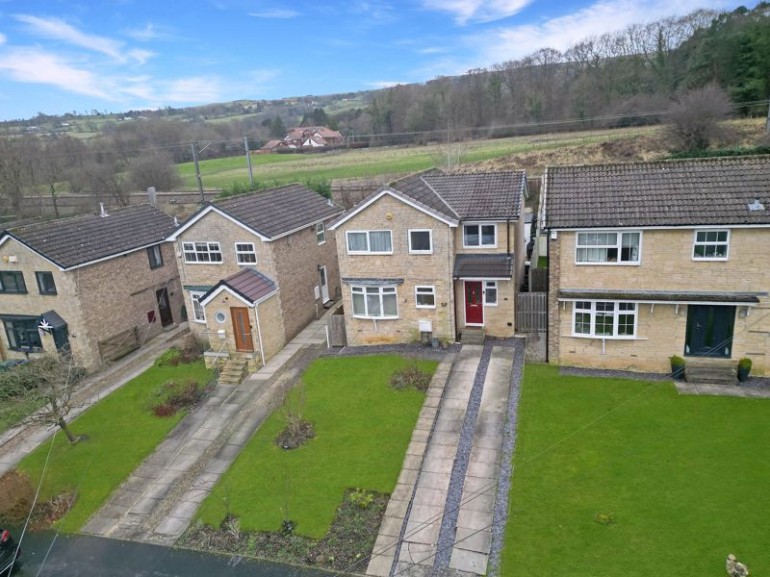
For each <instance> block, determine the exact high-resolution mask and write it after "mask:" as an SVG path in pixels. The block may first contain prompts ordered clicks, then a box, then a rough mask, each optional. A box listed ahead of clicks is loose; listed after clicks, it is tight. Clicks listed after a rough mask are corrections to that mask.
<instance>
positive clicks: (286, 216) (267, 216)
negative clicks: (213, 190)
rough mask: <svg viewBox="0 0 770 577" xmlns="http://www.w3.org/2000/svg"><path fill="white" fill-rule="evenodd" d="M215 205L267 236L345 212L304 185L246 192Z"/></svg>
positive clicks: (278, 234)
mask: <svg viewBox="0 0 770 577" xmlns="http://www.w3.org/2000/svg"><path fill="white" fill-rule="evenodd" d="M214 206H216V207H217V208H219V209H220V210H222V211H223V212H225V213H226V214H228V215H229V216H231V217H233V218H235V219H236V220H238V221H240V222H242V223H243V224H245V225H246V226H248V227H249V228H251V229H252V230H255V231H257V232H258V233H260V234H261V235H263V236H265V237H267V238H275V237H277V236H281V235H282V234H285V233H287V232H291V231H293V230H297V229H299V228H302V227H303V226H306V225H309V224H312V223H315V222H319V221H322V220H326V219H328V218H331V217H333V216H335V215H337V214H340V213H341V212H342V209H341V208H339V207H337V206H335V205H333V204H329V202H328V201H327V199H325V198H324V197H322V196H321V195H320V194H318V193H317V192H315V191H313V190H310V189H309V188H306V187H304V186H302V185H300V184H289V185H286V186H281V187H278V188H272V189H270V190H264V191H260V192H255V193H251V194H243V195H239V196H234V197H231V198H226V199H224V200H219V201H216V202H214Z"/></svg>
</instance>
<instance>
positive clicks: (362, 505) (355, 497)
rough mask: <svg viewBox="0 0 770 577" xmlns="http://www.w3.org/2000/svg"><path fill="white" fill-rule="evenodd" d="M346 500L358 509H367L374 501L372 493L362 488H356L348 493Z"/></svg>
mask: <svg viewBox="0 0 770 577" xmlns="http://www.w3.org/2000/svg"><path fill="white" fill-rule="evenodd" d="M348 500H349V501H350V502H351V503H353V505H355V506H356V507H358V508H359V509H368V508H369V506H370V505H371V504H372V503H373V502H374V494H373V493H370V492H369V491H365V490H364V489H356V490H354V491H351V492H350V493H349V494H348Z"/></svg>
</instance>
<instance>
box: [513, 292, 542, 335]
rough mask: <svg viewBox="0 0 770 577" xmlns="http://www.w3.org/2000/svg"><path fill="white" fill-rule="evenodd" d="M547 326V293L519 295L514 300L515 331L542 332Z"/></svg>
mask: <svg viewBox="0 0 770 577" xmlns="http://www.w3.org/2000/svg"><path fill="white" fill-rule="evenodd" d="M547 326H548V293H544V292H536V293H519V296H518V297H517V299H516V331H517V332H520V333H539V332H544V331H545V330H546V327H547Z"/></svg>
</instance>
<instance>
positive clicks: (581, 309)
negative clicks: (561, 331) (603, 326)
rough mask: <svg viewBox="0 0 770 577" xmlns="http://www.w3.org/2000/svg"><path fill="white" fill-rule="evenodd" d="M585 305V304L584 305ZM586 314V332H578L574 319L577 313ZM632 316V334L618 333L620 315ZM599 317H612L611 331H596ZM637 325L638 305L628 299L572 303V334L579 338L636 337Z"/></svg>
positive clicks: (625, 338)
mask: <svg viewBox="0 0 770 577" xmlns="http://www.w3.org/2000/svg"><path fill="white" fill-rule="evenodd" d="M586 305H587V306H586ZM608 305H611V306H612V310H610V311H608V310H603V309H606V308H607V306H608ZM629 307H633V308H629ZM578 314H582V315H588V321H587V322H588V332H578V331H577V326H576V321H577V315H578ZM621 316H624V317H629V316H631V317H633V333H632V334H630V335H629V334H624V335H621V334H618V329H619V327H620V326H621V323H620V317H621ZM599 317H605V318H606V317H612V327H611V330H612V333H611V334H604V333H601V332H597V330H596V329H597V319H598V318H599ZM584 324H585V323H584ZM638 327H639V305H638V304H637V303H633V302H629V301H574V302H573V303H572V336H573V337H580V338H591V339H613V340H629V339H636V338H637V330H638Z"/></svg>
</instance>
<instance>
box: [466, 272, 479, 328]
mask: <svg viewBox="0 0 770 577" xmlns="http://www.w3.org/2000/svg"><path fill="white" fill-rule="evenodd" d="M483 300H484V299H483V297H482V295H481V282H479V281H465V324H466V325H483V324H484V302H483Z"/></svg>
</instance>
